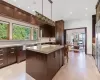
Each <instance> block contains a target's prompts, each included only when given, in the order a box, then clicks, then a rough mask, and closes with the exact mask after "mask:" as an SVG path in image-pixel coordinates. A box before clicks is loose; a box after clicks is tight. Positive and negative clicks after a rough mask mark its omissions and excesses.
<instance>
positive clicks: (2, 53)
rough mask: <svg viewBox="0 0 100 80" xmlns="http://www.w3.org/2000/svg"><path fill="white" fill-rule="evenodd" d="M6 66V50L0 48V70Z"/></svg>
mask: <svg viewBox="0 0 100 80" xmlns="http://www.w3.org/2000/svg"><path fill="white" fill-rule="evenodd" d="M6 65H7V49H6V48H0V68H2V67H4V66H6Z"/></svg>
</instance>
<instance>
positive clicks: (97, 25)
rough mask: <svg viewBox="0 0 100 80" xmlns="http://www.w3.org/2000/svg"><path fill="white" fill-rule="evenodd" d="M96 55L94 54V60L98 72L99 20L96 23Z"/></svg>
mask: <svg viewBox="0 0 100 80" xmlns="http://www.w3.org/2000/svg"><path fill="white" fill-rule="evenodd" d="M95 28H96V29H95V30H96V31H95V32H96V47H95V48H96V49H95V50H96V56H95V61H96V66H97V68H98V70H99V72H100V21H98V22H97V23H96V27H95Z"/></svg>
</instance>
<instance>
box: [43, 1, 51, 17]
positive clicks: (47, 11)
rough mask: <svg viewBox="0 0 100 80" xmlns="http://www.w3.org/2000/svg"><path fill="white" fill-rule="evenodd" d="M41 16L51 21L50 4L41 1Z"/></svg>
mask: <svg viewBox="0 0 100 80" xmlns="http://www.w3.org/2000/svg"><path fill="white" fill-rule="evenodd" d="M43 15H44V16H46V17H48V18H50V19H51V3H50V2H49V1H48V0H43Z"/></svg>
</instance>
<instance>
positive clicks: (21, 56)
mask: <svg viewBox="0 0 100 80" xmlns="http://www.w3.org/2000/svg"><path fill="white" fill-rule="evenodd" d="M25 59H26V51H25V50H23V47H18V49H17V62H21V61H23V60H25Z"/></svg>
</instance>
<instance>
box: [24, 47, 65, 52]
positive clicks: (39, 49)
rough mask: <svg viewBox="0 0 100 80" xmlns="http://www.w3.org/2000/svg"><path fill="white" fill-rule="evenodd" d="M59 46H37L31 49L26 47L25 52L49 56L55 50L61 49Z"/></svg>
mask: <svg viewBox="0 0 100 80" xmlns="http://www.w3.org/2000/svg"><path fill="white" fill-rule="evenodd" d="M63 47H64V46H61V45H38V46H33V47H27V48H26V50H30V51H35V52H39V53H43V54H49V53H52V52H54V51H56V50H59V49H62V48H63Z"/></svg>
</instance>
